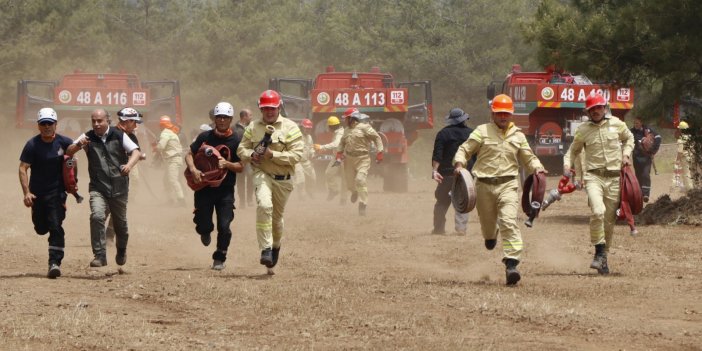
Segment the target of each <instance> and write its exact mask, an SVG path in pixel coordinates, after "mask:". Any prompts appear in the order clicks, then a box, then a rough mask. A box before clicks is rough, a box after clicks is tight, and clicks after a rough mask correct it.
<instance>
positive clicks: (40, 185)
mask: <svg viewBox="0 0 702 351" xmlns="http://www.w3.org/2000/svg"><path fill="white" fill-rule="evenodd" d="M57 122H58V115H57V114H56V111H54V109H52V108H49V107H45V108H42V109H41V110H39V113H38V115H37V129H39V134H38V135H36V136H34V137H32V138H31V139H29V140H28V141H27V143H26V144H25V145H24V149H22V154H21V155H20V165H19V181H20V185H21V186H22V192H23V193H24V199H23V201H24V205H25V206H27V207H30V208H31V209H32V223H33V224H34V231H36V233H37V234H39V235H46V233H49V239H48V241H49V271H48V272H47V277H49V278H52V279H55V278H57V277H59V276H61V261H62V260H63V254H64V247H65V241H64V236H65V233H64V230H63V220H64V219H65V218H66V197H67V195H66V189H65V187H64V180H63V172H62V164H63V162H64V161H63V155H64V153H65V151H66V149H68V146H69V145H71V143H72V142H73V141H72V140H71V139H69V138H67V137H65V136H63V135H60V134H56V123H57ZM29 169H31V174H29V175H28V174H27V171H28V170H29Z"/></svg>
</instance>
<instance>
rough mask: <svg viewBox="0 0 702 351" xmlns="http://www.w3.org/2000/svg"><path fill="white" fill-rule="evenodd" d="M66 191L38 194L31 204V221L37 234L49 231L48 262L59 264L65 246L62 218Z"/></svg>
mask: <svg viewBox="0 0 702 351" xmlns="http://www.w3.org/2000/svg"><path fill="white" fill-rule="evenodd" d="M66 197H67V196H66V193H65V192H63V191H60V192H59V191H55V192H52V193H50V194H46V195H39V196H37V198H36V199H34V204H33V205H32V223H33V224H34V231H36V232H37V234H39V235H45V234H46V233H49V264H51V263H56V264H58V265H59V266H60V265H61V260H63V250H64V248H65V247H66V243H65V239H64V237H65V232H64V231H63V220H64V219H65V218H66Z"/></svg>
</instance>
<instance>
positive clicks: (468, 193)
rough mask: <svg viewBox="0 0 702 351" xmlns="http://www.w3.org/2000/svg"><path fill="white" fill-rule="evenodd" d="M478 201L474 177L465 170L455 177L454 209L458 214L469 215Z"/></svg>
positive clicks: (452, 192) (452, 198)
mask: <svg viewBox="0 0 702 351" xmlns="http://www.w3.org/2000/svg"><path fill="white" fill-rule="evenodd" d="M476 200H477V196H476V194H475V183H473V176H472V175H471V174H470V172H468V170H467V169H465V168H463V169H461V171H460V172H459V173H458V174H456V176H455V177H454V180H453V187H452V188H451V203H452V204H453V209H454V210H456V212H458V213H468V212H470V211H473V209H474V208H475V203H476Z"/></svg>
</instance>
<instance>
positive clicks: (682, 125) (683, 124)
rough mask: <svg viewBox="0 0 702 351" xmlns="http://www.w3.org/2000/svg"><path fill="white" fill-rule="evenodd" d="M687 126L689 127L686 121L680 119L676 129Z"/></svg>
mask: <svg viewBox="0 0 702 351" xmlns="http://www.w3.org/2000/svg"><path fill="white" fill-rule="evenodd" d="M687 128H690V126H689V125H688V124H687V122H685V121H680V123H679V124H678V129H687Z"/></svg>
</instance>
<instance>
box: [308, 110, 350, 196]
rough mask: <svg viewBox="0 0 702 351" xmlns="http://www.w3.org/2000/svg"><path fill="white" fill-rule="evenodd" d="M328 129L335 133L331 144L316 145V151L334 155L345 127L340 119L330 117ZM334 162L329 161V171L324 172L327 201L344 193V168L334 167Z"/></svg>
mask: <svg viewBox="0 0 702 351" xmlns="http://www.w3.org/2000/svg"><path fill="white" fill-rule="evenodd" d="M327 128H329V130H330V131H331V132H332V133H334V135H333V136H332V140H331V142H329V143H328V144H324V145H320V144H314V151H316V152H318V153H331V154H334V153H335V151H336V148H337V147H339V143H340V142H341V137H342V136H343V135H344V127H343V126H342V125H341V121H339V118H338V117H336V116H330V117H329V118H327ZM334 162H335V160H331V161H329V164H328V165H327V169H326V170H325V171H324V176H325V179H326V183H327V189H328V190H329V194H328V195H327V201H331V200H333V199H334V197H336V195H339V193H343V191H344V189H343V184H342V183H343V182H342V177H343V167H334ZM341 198H342V200H344V201H345V200H346V199H344V196H343V195H342V196H341Z"/></svg>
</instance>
